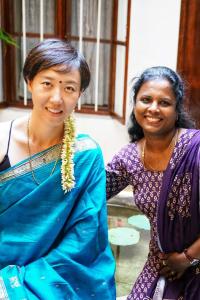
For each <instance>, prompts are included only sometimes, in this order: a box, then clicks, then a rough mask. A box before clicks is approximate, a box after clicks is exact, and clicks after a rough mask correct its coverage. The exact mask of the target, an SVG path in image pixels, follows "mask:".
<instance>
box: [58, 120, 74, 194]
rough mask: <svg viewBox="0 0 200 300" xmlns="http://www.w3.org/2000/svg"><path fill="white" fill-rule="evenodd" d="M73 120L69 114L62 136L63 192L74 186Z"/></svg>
mask: <svg viewBox="0 0 200 300" xmlns="http://www.w3.org/2000/svg"><path fill="white" fill-rule="evenodd" d="M75 131H76V130H75V120H74V116H73V114H71V115H70V116H69V117H68V118H67V119H66V120H65V124H64V138H63V146H62V152H61V159H62V165H61V174H62V189H63V190H64V192H65V193H67V192H69V191H71V189H73V187H74V186H75V177H74V161H73V158H74V146H75V137H76V134H75Z"/></svg>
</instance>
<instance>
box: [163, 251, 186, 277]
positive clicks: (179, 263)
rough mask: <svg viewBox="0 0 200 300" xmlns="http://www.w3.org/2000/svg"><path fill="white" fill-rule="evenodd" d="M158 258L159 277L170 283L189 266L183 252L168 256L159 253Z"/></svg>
mask: <svg viewBox="0 0 200 300" xmlns="http://www.w3.org/2000/svg"><path fill="white" fill-rule="evenodd" d="M159 258H160V263H161V271H160V275H162V276H164V277H165V278H167V279H168V280H170V281H172V280H175V279H178V278H180V277H181V276H182V275H183V273H184V272H185V270H186V269H187V268H188V267H189V266H190V263H189V261H188V260H187V258H186V257H185V254H184V253H183V252H182V253H178V252H173V253H168V254H164V253H160V255H159Z"/></svg>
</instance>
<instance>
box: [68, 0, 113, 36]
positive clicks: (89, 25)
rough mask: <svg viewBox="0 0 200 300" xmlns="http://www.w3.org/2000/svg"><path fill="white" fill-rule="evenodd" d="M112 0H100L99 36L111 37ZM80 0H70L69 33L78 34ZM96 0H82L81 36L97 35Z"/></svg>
mask: <svg viewBox="0 0 200 300" xmlns="http://www.w3.org/2000/svg"><path fill="white" fill-rule="evenodd" d="M112 13H113V0H112V1H111V0H109V1H107V0H101V28H100V37H101V38H102V39H111V34H112ZM79 18H80V0H77V1H72V12H71V35H73V36H79V31H80V29H79V26H80V22H79ZM97 18H98V0H83V37H93V38H96V36H97Z"/></svg>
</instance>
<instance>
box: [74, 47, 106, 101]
mask: <svg viewBox="0 0 200 300" xmlns="http://www.w3.org/2000/svg"><path fill="white" fill-rule="evenodd" d="M72 44H73V45H74V46H75V47H76V48H78V47H79V45H78V42H72ZM110 51H111V46H110V45H109V44H100V50H99V56H100V61H99V80H98V84H99V87H98V105H99V106H107V105H108V98H109V81H110V78H109V77H110ZM83 55H84V56H85V58H86V61H87V63H88V65H89V67H90V71H91V81H90V85H89V87H88V88H87V89H86V91H85V92H84V93H83V95H82V96H81V104H82V105H84V104H89V105H94V103H95V88H96V87H95V78H96V43H93V42H84V43H83Z"/></svg>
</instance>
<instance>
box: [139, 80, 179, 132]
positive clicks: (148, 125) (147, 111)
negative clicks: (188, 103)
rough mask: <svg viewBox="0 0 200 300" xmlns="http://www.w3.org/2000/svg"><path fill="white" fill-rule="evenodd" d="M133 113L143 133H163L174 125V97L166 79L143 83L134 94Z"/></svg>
mask: <svg viewBox="0 0 200 300" xmlns="http://www.w3.org/2000/svg"><path fill="white" fill-rule="evenodd" d="M134 114H135V118H136V120H137V122H138V124H139V125H140V126H141V127H142V129H143V132H144V135H158V136H159V135H161V136H162V135H163V134H166V133H168V132H170V131H171V130H173V129H174V127H175V122H176V118H177V112H176V98H175V95H174V92H173V90H172V87H171V84H170V82H169V81H168V80H166V79H153V80H149V81H146V82H145V83H143V85H142V86H141V88H140V89H139V91H138V94H137V96H136V103H135V107H134Z"/></svg>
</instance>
